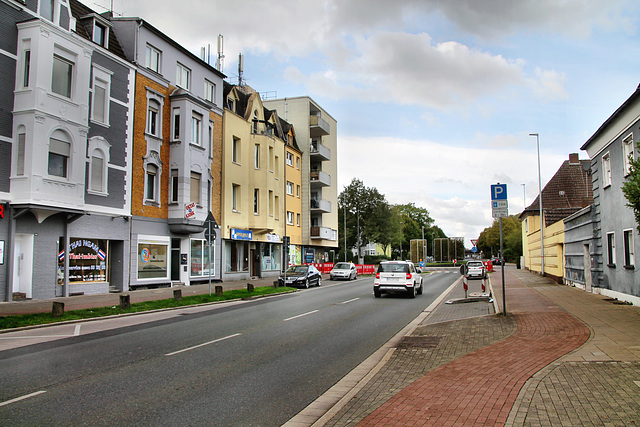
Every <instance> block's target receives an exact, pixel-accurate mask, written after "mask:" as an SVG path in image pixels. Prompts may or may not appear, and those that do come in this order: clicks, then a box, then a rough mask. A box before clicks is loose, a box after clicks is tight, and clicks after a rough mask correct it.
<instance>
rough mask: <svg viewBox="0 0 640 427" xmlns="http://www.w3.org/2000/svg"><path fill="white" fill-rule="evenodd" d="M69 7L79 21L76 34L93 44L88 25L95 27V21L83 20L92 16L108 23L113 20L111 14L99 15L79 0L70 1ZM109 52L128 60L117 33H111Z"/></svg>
mask: <svg viewBox="0 0 640 427" xmlns="http://www.w3.org/2000/svg"><path fill="white" fill-rule="evenodd" d="M69 6H70V8H71V15H72V16H73V17H74V18H75V19H76V20H77V24H76V34H78V35H79V36H80V37H82V38H84V39H87V40H89V41H91V42H93V39H92V37H91V34H90V33H89V29H88V28H87V25H93V19H91V20H89V19H83V18H88V17H90V16H91V17H92V15H97V16H100V17H101V18H103V19H104V20H105V21H106V22H108V21H109V20H110V18H111V16H110V14H109V13H106V14H99V13H97V12H96V11H94V10H91V9H90V8H88V7H87V6H85V5H84V4H82V3H80V2H79V1H78V0H69ZM107 50H108V51H109V52H111V53H113V54H114V55H117V56H119V57H120V58H122V59H125V60H127V58H126V56H125V54H124V50H122V46H121V45H120V42H119V41H118V37H116V32H115V31H109V44H108V48H107ZM127 61H128V60H127Z"/></svg>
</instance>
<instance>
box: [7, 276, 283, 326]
mask: <svg viewBox="0 0 640 427" xmlns="http://www.w3.org/2000/svg"><path fill="white" fill-rule="evenodd" d="M293 290H295V288H288V287H280V288H275V287H273V286H264V287H258V288H255V289H254V290H253V292H249V291H247V290H246V289H235V290H230V291H226V292H223V293H222V295H221V296H218V295H215V294H211V295H209V294H201V295H190V296H183V297H182V300H180V301H178V300H175V299H173V298H168V299H162V300H155V301H142V302H132V303H131V307H130V308H129V309H126V310H123V309H121V308H120V305H113V306H108V307H95V308H87V309H82V310H70V311H65V312H64V314H63V315H62V316H60V317H52V316H51V313H33V314H21V315H17V316H2V317H0V329H11V328H21V327H25V326H34V325H45V324H49V323H59V322H67V321H70V320H82V319H92V318H96V317H104V316H114V315H118V314H127V313H139V312H142V311H151V310H160V309H163V308H174V307H187V306H190V305H196V304H205V303H209V302H218V301H228V300H234V299H243V298H250V297H256V296H262V295H272V294H279V293H284V292H289V291H293Z"/></svg>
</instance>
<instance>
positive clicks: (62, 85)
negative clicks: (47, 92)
mask: <svg viewBox="0 0 640 427" xmlns="http://www.w3.org/2000/svg"><path fill="white" fill-rule="evenodd" d="M72 75H73V63H72V62H71V61H68V60H66V59H64V58H62V57H61V56H58V55H53V75H52V78H51V91H52V92H53V93H57V94H58V95H62V96H65V97H67V98H71V77H72Z"/></svg>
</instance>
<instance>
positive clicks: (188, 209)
mask: <svg viewBox="0 0 640 427" xmlns="http://www.w3.org/2000/svg"><path fill="white" fill-rule="evenodd" d="M194 216H196V204H195V203H193V202H191V203H189V204H187V205H185V206H184V217H185V218H186V219H189V218H193V217H194Z"/></svg>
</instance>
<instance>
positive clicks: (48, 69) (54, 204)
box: [0, 0, 135, 301]
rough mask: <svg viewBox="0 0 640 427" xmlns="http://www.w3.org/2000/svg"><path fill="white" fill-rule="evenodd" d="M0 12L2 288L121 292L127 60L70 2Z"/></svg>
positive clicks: (46, 294)
mask: <svg viewBox="0 0 640 427" xmlns="http://www.w3.org/2000/svg"><path fill="white" fill-rule="evenodd" d="M0 16H2V19H1V20H0V27H1V28H0V32H1V33H2V37H0V72H1V73H2V80H3V85H2V87H1V88H0V105H1V106H2V107H1V108H0V111H1V113H0V153H1V155H0V162H2V167H1V168H0V169H1V170H2V171H3V173H2V174H0V199H2V204H1V205H0V207H1V208H0V236H1V237H0V241H2V244H1V247H0V252H1V254H0V283H2V286H0V295H2V299H3V300H5V301H10V300H12V299H14V298H33V299H42V298H52V297H56V296H67V295H72V294H74V293H103V292H108V291H109V288H110V287H112V288H115V289H126V287H127V276H128V266H129V248H128V245H127V242H128V239H129V222H128V219H129V215H130V204H129V196H130V192H131V170H130V166H129V165H130V164H131V157H130V148H131V142H132V135H131V123H132V122H131V120H132V110H133V96H132V93H133V84H134V81H135V71H134V67H133V66H132V65H131V64H130V63H129V62H128V61H126V59H125V58H124V55H123V53H122V49H121V46H120V45H119V43H118V40H117V38H116V37H114V34H113V32H112V27H111V24H110V22H109V20H108V19H107V18H105V17H104V16H102V15H99V14H96V13H95V12H93V11H92V10H90V9H89V8H86V7H85V6H83V5H81V4H80V3H79V2H77V1H76V0H39V1H37V0H28V1H19V0H16V1H12V0H6V1H2V2H0ZM5 242H6V246H5Z"/></svg>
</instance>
